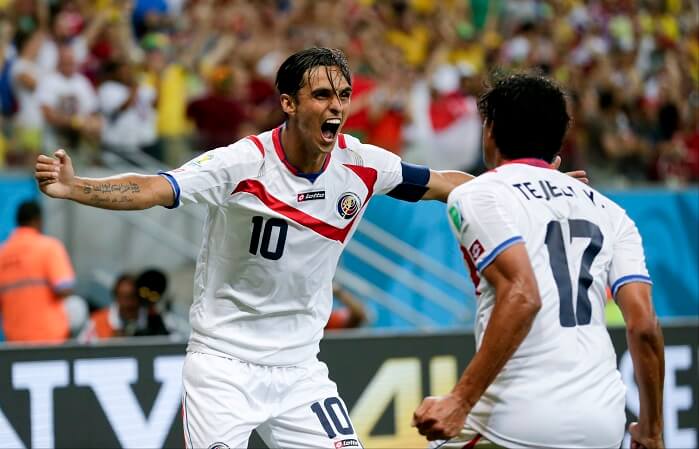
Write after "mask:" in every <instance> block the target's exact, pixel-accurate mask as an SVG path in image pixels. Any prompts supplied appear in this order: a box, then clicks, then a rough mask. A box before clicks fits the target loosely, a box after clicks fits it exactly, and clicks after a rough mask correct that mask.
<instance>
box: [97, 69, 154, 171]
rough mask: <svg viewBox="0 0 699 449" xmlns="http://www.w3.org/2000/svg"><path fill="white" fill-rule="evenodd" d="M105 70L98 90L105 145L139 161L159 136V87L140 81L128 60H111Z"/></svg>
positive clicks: (114, 151) (105, 147) (106, 147)
mask: <svg viewBox="0 0 699 449" xmlns="http://www.w3.org/2000/svg"><path fill="white" fill-rule="evenodd" d="M104 74H105V81H104V82H103V83H102V84H101V85H100V87H99V89H98V91H97V97H98V101H99V110H100V112H101V113H102V119H103V120H102V122H103V126H102V146H103V149H104V150H105V151H110V152H113V153H116V154H118V155H119V156H121V157H123V158H125V159H127V160H129V161H131V162H132V163H134V164H136V165H138V161H139V158H138V156H139V155H140V154H141V153H142V151H143V150H144V149H145V148H147V147H148V146H150V145H153V144H155V142H156V139H157V131H156V120H157V116H156V111H155V90H154V89H153V87H151V86H150V85H148V84H145V83H142V82H139V80H138V78H137V76H136V72H135V69H134V68H133V67H132V65H131V64H130V63H129V62H127V61H125V60H115V61H110V62H109V63H108V64H106V65H105V66H104Z"/></svg>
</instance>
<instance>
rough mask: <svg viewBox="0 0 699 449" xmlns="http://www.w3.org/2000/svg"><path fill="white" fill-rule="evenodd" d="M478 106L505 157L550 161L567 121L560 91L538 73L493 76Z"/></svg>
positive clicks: (563, 133)
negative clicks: (489, 124) (490, 126)
mask: <svg viewBox="0 0 699 449" xmlns="http://www.w3.org/2000/svg"><path fill="white" fill-rule="evenodd" d="M478 109H479V110H480V112H481V115H482V116H483V119H484V120H486V122H489V123H491V124H492V127H493V128H492V129H493V131H492V132H493V137H494V138H495V144H496V145H497V147H498V150H499V151H500V153H501V154H502V155H503V156H504V157H505V158H506V159H518V158H523V157H533V158H537V159H543V160H545V161H549V162H550V161H552V160H553V158H554V157H555V156H556V154H557V153H558V152H559V151H560V148H561V144H562V143H563V137H564V136H565V133H566V131H567V130H568V125H569V124H570V116H569V115H568V111H567V109H566V99H565V95H564V93H563V91H562V90H561V89H560V88H559V87H558V86H557V85H556V84H555V83H554V82H553V81H551V80H550V79H548V78H546V77H544V76H541V75H538V74H527V73H517V74H509V75H502V74H496V75H494V80H493V82H492V84H491V86H490V87H489V88H488V89H487V90H486V92H485V93H484V94H483V95H482V96H481V97H480V99H479V100H478Z"/></svg>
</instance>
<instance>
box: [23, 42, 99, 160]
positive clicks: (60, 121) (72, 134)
mask: <svg viewBox="0 0 699 449" xmlns="http://www.w3.org/2000/svg"><path fill="white" fill-rule="evenodd" d="M37 97H38V99H39V105H40V107H41V110H42V113H43V115H44V120H45V128H44V148H63V147H67V148H76V149H77V150H78V151H79V152H78V158H79V159H78V160H80V159H82V162H84V163H88V162H94V161H95V160H96V159H97V155H96V154H95V152H94V148H95V146H94V143H95V142H96V141H97V140H98V138H99V133H100V129H101V126H102V122H101V119H100V116H99V111H98V109H97V106H98V102H97V94H96V93H95V90H94V88H93V87H92V85H91V84H90V82H89V81H88V79H87V78H86V77H85V76H84V75H82V74H81V73H79V72H78V71H77V66H76V62H75V56H74V54H73V50H72V49H71V48H70V47H68V46H60V47H59V50H58V71H57V72H54V73H49V74H47V75H46V76H45V77H44V78H43V79H42V80H41V81H40V82H39V87H38V91H37ZM88 141H89V142H88Z"/></svg>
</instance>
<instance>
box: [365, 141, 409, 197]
mask: <svg viewBox="0 0 699 449" xmlns="http://www.w3.org/2000/svg"><path fill="white" fill-rule="evenodd" d="M358 152H359V154H360V156H361V157H362V159H363V160H364V164H365V165H366V166H367V167H371V168H373V169H375V170H376V173H377V177H376V184H375V185H374V192H375V194H377V195H381V194H385V193H388V192H390V191H391V190H393V189H394V188H395V187H396V186H397V185H399V184H400V183H401V182H403V168H402V166H401V159H400V157H398V156H396V155H395V154H393V153H391V152H390V151H388V150H384V149H383V148H381V147H377V146H375V145H369V144H362V145H360V146H359V151H358Z"/></svg>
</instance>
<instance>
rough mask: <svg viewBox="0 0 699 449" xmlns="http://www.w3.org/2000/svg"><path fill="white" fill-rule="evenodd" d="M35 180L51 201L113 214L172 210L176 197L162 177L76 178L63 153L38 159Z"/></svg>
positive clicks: (136, 175) (68, 158)
mask: <svg viewBox="0 0 699 449" xmlns="http://www.w3.org/2000/svg"><path fill="white" fill-rule="evenodd" d="M35 177H36V180H37V181H38V182H39V189H41V191H42V192H44V193H45V194H46V195H48V196H50V197H52V198H62V199H68V200H72V201H76V202H78V203H81V204H85V205H88V206H93V207H99V208H102V209H111V210H142V209H148V208H150V207H153V206H166V207H168V206H172V205H173V203H174V201H175V194H174V192H173V190H172V187H171V186H170V183H169V182H168V181H167V180H166V179H165V178H164V177H162V176H158V175H139V174H135V173H126V174H121V175H116V176H110V177H107V178H81V177H78V176H75V173H74V171H73V163H72V162H71V160H70V157H69V156H68V154H67V153H66V152H65V151H63V150H58V151H56V152H55V153H54V157H51V156H46V155H39V156H38V157H37V160H36V167H35Z"/></svg>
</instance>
